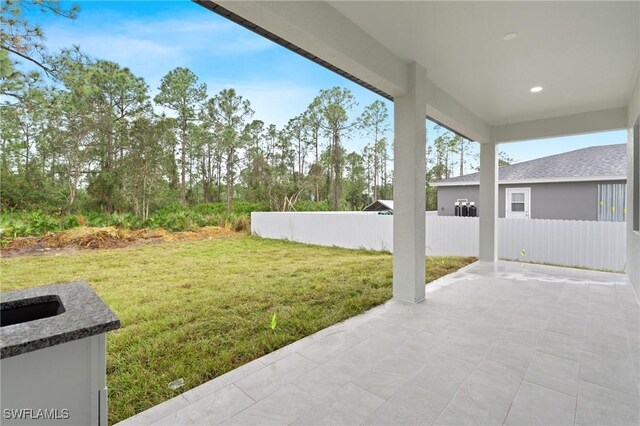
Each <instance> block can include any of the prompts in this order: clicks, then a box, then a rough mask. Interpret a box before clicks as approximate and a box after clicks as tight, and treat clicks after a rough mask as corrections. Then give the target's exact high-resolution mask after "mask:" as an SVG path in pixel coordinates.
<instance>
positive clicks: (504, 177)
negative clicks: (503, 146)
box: [431, 144, 627, 222]
mask: <svg viewBox="0 0 640 426" xmlns="http://www.w3.org/2000/svg"><path fill="white" fill-rule="evenodd" d="M626 169H627V145H626V144H619V145H606V146H592V147H589V148H583V149H578V150H575V151H570V152H565V153H563V154H557V155H552V156H549V157H543V158H538V159H535V160H530V161H525V162H522V163H518V164H512V165H509V166H502V167H500V168H499V170H498V173H499V175H498V196H499V201H498V209H499V217H508V218H525V219H527V218H531V219H569V220H599V221H613V222H622V221H624V220H625V216H626V194H627V190H626V174H627V170H626ZM479 177H480V173H472V174H468V175H463V176H458V177H454V178H449V179H444V180H441V181H438V182H433V183H431V186H435V187H437V188H438V215H439V216H453V215H454V203H455V202H456V201H458V200H466V201H468V202H472V201H473V202H475V205H476V207H477V208H478V215H479V216H480V215H482V206H481V205H480V200H479V192H478V191H479V189H478V188H479V186H478V184H479V182H478V181H479Z"/></svg>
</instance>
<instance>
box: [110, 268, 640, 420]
mask: <svg viewBox="0 0 640 426" xmlns="http://www.w3.org/2000/svg"><path fill="white" fill-rule="evenodd" d="M639 324H640V309H639V306H638V304H637V302H636V299H635V296H634V294H633V290H632V288H631V287H630V285H629V283H628V281H627V279H626V277H625V276H623V275H619V274H608V273H601V272H591V271H583V270H578V269H570V268H558V267H549V266H534V265H528V264H519V263H514V262H497V263H495V264H479V263H475V264H473V265H470V266H468V267H466V268H464V269H462V270H460V271H458V272H457V273H455V274H452V275H450V276H447V277H444V278H442V279H440V280H438V281H435V282H434V283H432V284H430V285H429V286H427V297H426V300H425V301H423V302H422V303H419V304H414V305H410V304H403V303H399V302H394V301H390V302H388V303H386V304H384V305H382V306H379V307H377V308H374V309H372V310H370V311H368V312H366V313H365V314H363V315H360V316H358V317H354V318H351V319H349V320H347V321H346V322H344V323H340V324H337V325H335V326H332V327H329V328H327V329H325V330H322V331H320V332H318V333H316V334H314V335H312V336H309V337H307V338H305V339H302V340H300V341H298V342H295V343H293V344H291V345H289V346H287V347H285V348H282V349H280V350H278V351H276V352H273V353H271V354H269V355H266V356H264V357H262V358H260V359H258V360H255V361H253V362H251V363H249V364H246V365H244V366H242V367H240V368H238V369H236V370H233V371H231V372H229V373H227V374H225V375H223V376H221V377H218V378H216V379H215V380H212V381H210V382H208V383H205V384H203V385H201V386H199V387H197V388H195V389H192V390H190V391H188V392H185V393H184V394H182V395H180V396H177V397H175V398H173V399H171V400H169V401H167V402H165V403H163V404H160V405H158V406H156V407H153V408H151V409H149V410H147V411H145V412H143V413H140V414H138V415H136V416H134V417H131V418H129V419H127V420H125V421H124V422H122V423H120V424H121V425H134V424H165V425H180V424H218V423H225V424H239V425H244V424H247V425H248V424H301V425H303V424H332V425H333V424H349V425H351V424H353V425H355V424H388V425H400V424H452V425H453V424H455V425H459V424H483V425H488V424H514V425H519V424H520V425H525V424H544V425H564V424H567V425H572V424H579V425H583V426H586V425H627V424H628V425H638V424H639V423H640V418H639V412H640V404H639V394H638V377H639V372H638V363H639V362H638V360H639V359H640V338H639V336H640V328H639Z"/></svg>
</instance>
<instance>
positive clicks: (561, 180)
mask: <svg viewBox="0 0 640 426" xmlns="http://www.w3.org/2000/svg"><path fill="white" fill-rule="evenodd" d="M612 180H625V181H626V180H627V177H626V176H625V175H617V176H581V177H559V178H541V179H513V180H500V181H498V184H499V185H519V184H527V183H565V182H602V181H612ZM479 184H480V183H479V182H478V181H466V182H465V181H462V182H445V181H441V182H431V183H429V186H432V187H436V188H437V187H440V186H477V185H479Z"/></svg>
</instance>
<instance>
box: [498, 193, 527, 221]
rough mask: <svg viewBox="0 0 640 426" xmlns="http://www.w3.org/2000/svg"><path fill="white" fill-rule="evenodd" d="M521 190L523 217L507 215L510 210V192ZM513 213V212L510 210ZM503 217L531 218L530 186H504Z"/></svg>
mask: <svg viewBox="0 0 640 426" xmlns="http://www.w3.org/2000/svg"><path fill="white" fill-rule="evenodd" d="M512 192H522V193H524V217H523V216H520V215H518V216H515V217H514V216H509V212H511V193H512ZM511 213H512V214H513V212H511ZM504 217H505V218H508V219H516V218H518V219H531V187H523V188H505V190H504Z"/></svg>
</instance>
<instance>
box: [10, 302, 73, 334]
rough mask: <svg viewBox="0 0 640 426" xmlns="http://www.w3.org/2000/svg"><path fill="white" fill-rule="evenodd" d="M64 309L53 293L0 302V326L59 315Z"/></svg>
mask: <svg viewBox="0 0 640 426" xmlns="http://www.w3.org/2000/svg"><path fill="white" fill-rule="evenodd" d="M64 311H65V309H64V306H63V305H62V302H61V301H60V298H59V297H58V296H55V295H51V296H40V297H33V298H30V299H22V300H15V301H12V302H4V303H2V304H0V327H6V326H8V325H14V324H21V323H24V322H29V321H35V320H39V319H43V318H49V317H53V316H56V315H60V314H61V313H63V312H64Z"/></svg>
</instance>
